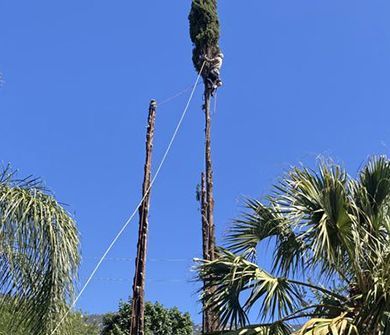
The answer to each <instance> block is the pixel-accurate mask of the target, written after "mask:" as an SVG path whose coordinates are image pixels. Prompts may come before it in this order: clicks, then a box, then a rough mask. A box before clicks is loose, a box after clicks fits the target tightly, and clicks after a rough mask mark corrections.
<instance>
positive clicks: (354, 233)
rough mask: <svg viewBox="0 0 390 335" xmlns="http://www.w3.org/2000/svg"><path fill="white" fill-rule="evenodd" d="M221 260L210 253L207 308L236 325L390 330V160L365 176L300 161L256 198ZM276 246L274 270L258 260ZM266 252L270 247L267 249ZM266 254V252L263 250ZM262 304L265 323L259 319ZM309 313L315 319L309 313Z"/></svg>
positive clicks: (365, 332)
mask: <svg viewBox="0 0 390 335" xmlns="http://www.w3.org/2000/svg"><path fill="white" fill-rule="evenodd" d="M246 207H247V211H246V212H245V213H244V214H243V216H242V217H241V218H239V219H238V220H236V221H235V222H234V223H233V225H232V228H231V229H230V232H229V234H228V237H227V241H226V246H225V248H221V249H220V251H219V256H218V259H217V260H215V261H205V260H204V261H200V264H199V267H198V273H199V279H200V280H202V281H204V282H205V286H206V288H207V287H209V286H216V287H217V288H216V291H215V292H214V293H213V294H212V295H210V294H208V293H207V292H208V290H207V289H205V290H203V292H204V293H203V296H202V299H203V300H204V302H205V303H206V308H207V309H211V310H213V311H215V312H216V313H218V314H219V316H220V320H221V323H222V326H223V327H227V328H230V329H231V332H227V333H229V334H238V333H239V334H247V335H248V334H262V335H265V334H268V335H271V334H290V333H291V332H292V331H293V329H292V325H294V324H295V325H296V324H298V325H299V324H301V325H302V324H304V326H303V327H300V330H298V331H297V332H296V333H294V334H297V335H314V334H318V335H344V334H348V335H357V334H360V335H388V334H390V161H389V160H388V159H387V158H386V157H376V158H372V159H371V160H370V161H369V162H368V164H367V165H366V166H364V167H363V168H362V170H361V171H360V173H359V175H358V177H357V178H356V179H354V178H352V177H350V176H349V175H348V174H347V173H346V171H345V170H344V169H343V168H342V167H340V166H339V165H336V164H333V163H321V164H320V168H319V171H318V172H316V171H313V170H310V169H306V168H293V169H292V170H291V171H290V172H289V173H288V174H286V175H285V176H284V177H283V178H282V179H281V181H280V183H279V184H277V185H275V188H274V192H273V193H272V195H270V196H269V197H267V198H266V201H265V202H260V201H257V200H248V201H247V204H246ZM264 244H266V245H269V246H273V249H274V251H273V254H271V253H270V254H269V256H270V257H272V260H273V266H272V269H271V271H266V270H265V269H264V268H262V267H261V266H259V265H258V264H257V262H256V261H257V253H258V250H259V247H260V248H262V246H263V245H264ZM262 250H263V251H262V252H264V249H262ZM262 257H264V255H262ZM254 309H255V310H257V311H258V315H259V316H260V319H261V321H262V322H261V323H259V324H256V325H253V324H252V325H250V324H249V317H248V314H249V313H250V312H251V311H253V310H254ZM307 320H309V321H307Z"/></svg>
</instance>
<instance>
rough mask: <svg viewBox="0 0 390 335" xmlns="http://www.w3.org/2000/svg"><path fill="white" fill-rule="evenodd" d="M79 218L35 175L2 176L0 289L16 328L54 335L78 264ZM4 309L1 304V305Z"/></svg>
mask: <svg viewBox="0 0 390 335" xmlns="http://www.w3.org/2000/svg"><path fill="white" fill-rule="evenodd" d="M79 261H80V259H79V238H78V233H77V229H76V226H75V223H74V221H73V219H72V218H71V216H70V215H69V214H68V213H67V212H66V211H65V210H64V209H63V207H62V206H61V205H59V204H58V202H57V201H56V200H55V199H54V197H53V196H52V195H50V194H48V193H47V192H45V191H44V189H43V188H42V187H41V186H40V185H39V183H38V182H37V180H33V179H31V178H29V179H25V180H17V179H15V174H14V172H12V171H11V170H10V169H9V168H7V169H5V170H4V172H3V173H2V174H1V178H0V293H1V296H2V299H3V304H2V306H4V305H6V304H7V305H11V306H13V308H14V315H15V318H14V319H13V321H14V324H13V325H10V327H11V326H12V327H15V326H17V325H18V324H22V325H23V326H25V327H28V328H29V329H31V331H30V334H37V335H38V334H39V335H42V334H50V333H51V331H52V330H53V328H54V326H55V325H56V322H57V321H58V318H59V317H60V315H61V314H62V313H63V312H64V311H65V310H66V302H67V300H68V299H70V298H71V296H72V294H73V285H74V280H75V278H76V274H77V268H78V265H79ZM0 308H1V305H0Z"/></svg>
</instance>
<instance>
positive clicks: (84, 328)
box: [0, 306, 99, 335]
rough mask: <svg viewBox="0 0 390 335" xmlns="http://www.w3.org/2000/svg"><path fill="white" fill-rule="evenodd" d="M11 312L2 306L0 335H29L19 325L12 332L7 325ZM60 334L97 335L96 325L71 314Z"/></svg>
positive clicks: (76, 314) (11, 317)
mask: <svg viewBox="0 0 390 335" xmlns="http://www.w3.org/2000/svg"><path fill="white" fill-rule="evenodd" d="M12 319H13V312H12V309H11V308H10V306H3V309H2V313H1V314H0V335H10V334H12V335H30V334H31V333H30V331H29V330H28V328H27V327H26V326H23V325H19V326H18V327H14V328H13V329H12V331H11V330H10V328H9V325H10V324H11V323H12V322H11V321H12ZM60 334H69V335H99V328H98V327H97V325H94V324H89V323H87V322H86V321H85V317H84V316H83V314H81V313H80V312H75V313H71V314H70V315H69V320H68V322H67V325H66V329H63V330H62V332H61V333H60Z"/></svg>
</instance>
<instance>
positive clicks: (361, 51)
mask: <svg viewBox="0 0 390 335" xmlns="http://www.w3.org/2000/svg"><path fill="white" fill-rule="evenodd" d="M219 2H220V17H221V23H222V40H221V46H222V48H223V51H224V53H225V58H226V60H225V64H224V68H223V79H224V87H223V89H221V90H220V91H219V95H218V108H217V112H216V113H215V114H214V115H213V119H214V121H213V150H214V151H213V155H214V163H215V197H216V223H217V232H218V239H219V241H221V240H222V237H223V234H224V232H225V231H226V228H227V227H228V226H229V223H230V222H231V220H232V219H233V218H234V217H236V216H237V215H238V214H239V213H240V211H241V209H242V208H241V204H242V202H241V201H242V198H243V197H244V196H253V197H257V198H261V197H262V196H264V195H265V194H266V193H267V192H268V191H269V190H270V188H271V186H272V184H273V183H274V182H275V181H276V180H277V178H278V176H280V175H281V174H282V173H283V172H284V171H285V170H286V169H287V168H288V167H289V166H290V165H294V164H299V163H301V162H302V163H304V164H308V165H310V166H314V165H315V162H316V158H317V157H318V156H319V155H324V156H330V157H332V158H333V159H334V160H335V161H337V162H339V163H341V164H343V165H344V166H346V167H347V168H348V169H349V171H350V173H351V174H353V175H354V174H356V171H357V170H358V168H359V166H360V165H361V164H362V163H363V162H364V161H365V160H366V159H367V157H368V156H369V155H371V154H383V153H384V154H386V153H388V151H389V149H388V146H389V145H390V130H389V129H390V128H389V123H390V113H389V109H390V94H389V92H390V79H389V78H390V20H389V19H388V17H389V11H390V3H389V2H388V1H385V0H372V1H363V0H343V1H339V0H327V1H324V0H321V1H320V0H296V1H290V0H279V1H269V0H262V1H259V0H242V1H232V0H224V1H223V0H221V1H219ZM189 6H190V1H184V0H166V1H161V0H144V1H124V0H115V1H102V0H95V1H90V0H83V1H76V0H67V1H49V0H35V1H26V0H24V1H22V0H16V1H10V0H8V1H7V0H1V1H0V31H1V34H0V72H2V73H3V75H4V78H5V81H6V83H5V85H4V86H3V88H1V89H0V115H1V132H0V140H1V143H2V145H1V146H0V160H1V161H2V162H4V163H7V162H11V163H12V165H13V166H14V167H15V168H17V169H19V170H20V175H21V176H25V175H29V174H33V175H35V176H41V177H42V178H43V179H44V180H45V182H46V185H47V186H48V187H49V188H50V189H51V190H53V191H54V192H55V194H56V196H57V198H58V199H59V200H60V201H61V202H64V203H66V204H68V207H67V208H68V210H69V211H70V212H72V213H73V214H74V215H75V217H76V219H77V222H78V226H79V228H80V231H81V236H82V253H83V257H84V261H83V264H82V267H81V273H80V283H81V284H82V283H84V281H85V279H86V276H87V275H88V274H89V272H90V271H91V270H92V268H93V266H94V265H95V263H96V262H97V260H96V258H97V257H99V256H100V255H101V254H102V253H103V252H104V250H105V248H106V246H107V245H108V244H109V242H110V241H111V239H112V238H113V237H114V235H115V234H116V232H117V231H118V230H119V229H120V227H121V225H122V224H123V222H124V221H125V220H126V219H127V217H128V216H129V214H130V212H132V211H133V209H134V206H135V205H136V203H137V202H138V201H139V197H140V190H141V181H142V169H143V161H144V140H145V124H146V116H147V115H146V112H147V107H148V103H149V100H150V98H156V99H158V100H160V101H161V100H164V99H165V98H167V97H169V96H171V95H173V94H175V93H176V92H178V91H180V90H182V89H183V88H186V87H188V85H191V83H193V81H194V80H195V73H194V70H193V66H192V63H191V43H190V41H189V37H188V26H187V16H188V10H189ZM186 98H187V96H186V95H183V96H180V97H179V98H177V99H175V100H174V101H171V102H170V103H168V104H165V105H163V106H161V108H159V110H158V115H157V125H156V126H157V129H156V138H155V153H154V166H157V163H158V162H159V161H160V159H161V157H162V155H163V152H164V150H165V147H166V145H167V143H168V141H169V138H170V136H171V134H172V132H173V130H174V128H175V126H176V122H177V120H178V118H179V117H180V114H181V112H182V110H183V107H184V105H185V102H186ZM201 103H202V100H201V89H200V88H199V89H198V91H197V93H196V97H195V99H194V101H193V103H192V105H191V108H190V110H189V114H188V115H187V117H186V119H185V123H184V124H183V128H182V129H181V131H180V133H179V135H178V138H177V142H176V143H175V145H174V147H173V149H172V151H171V154H170V156H169V157H168V160H167V162H166V165H165V166H164V168H163V170H162V171H161V174H160V178H159V179H158V181H157V182H156V184H155V188H154V189H153V192H152V193H153V194H152V210H151V218H150V221H151V228H150V241H149V258H150V261H149V263H148V269H147V277H148V284H147V299H149V300H152V301H156V300H158V301H160V302H162V303H163V304H165V305H167V306H174V305H175V306H178V307H179V308H180V309H181V310H183V311H189V312H191V314H192V316H193V318H194V319H195V320H196V321H199V320H200V317H199V314H198V313H199V310H200V305H199V303H197V302H196V300H197V295H196V289H197V285H196V284H194V283H192V282H191V279H192V278H193V273H191V272H190V267H191V265H192V262H191V259H192V258H193V257H197V256H200V253H201V240H200V238H201V230H200V217H199V211H198V205H197V203H196V201H195V188H196V184H197V183H198V180H199V175H200V172H201V170H202V166H203V165H202V164H203V161H202V159H203V114H202V112H201ZM136 236H137V219H136V220H134V221H133V222H132V224H131V225H130V226H129V228H128V229H127V230H126V232H125V234H124V235H123V237H122V238H121V239H120V241H119V242H118V243H117V245H116V246H115V248H114V249H113V250H112V252H111V253H110V255H109V258H110V259H109V260H107V261H106V262H104V263H103V267H102V268H101V270H100V271H99V272H98V274H97V276H96V278H95V280H94V281H93V282H92V283H91V285H90V286H89V288H88V289H87V291H86V292H85V294H84V295H83V296H82V298H81V299H80V302H79V304H78V307H79V308H82V309H83V310H86V311H88V312H91V313H97V312H99V313H101V312H107V311H112V310H115V308H116V307H117V304H118V301H119V300H120V299H126V298H127V297H128V296H129V295H130V292H131V279H132V276H133V267H134V264H133V263H134V262H133V261H128V260H120V259H123V258H125V259H127V258H134V256H135V251H136ZM264 253H265V254H264V257H262V262H263V264H264V265H267V264H268V262H269V258H270V257H271V255H270V254H269V253H266V252H265V251H264ZM107 279H110V280H107Z"/></svg>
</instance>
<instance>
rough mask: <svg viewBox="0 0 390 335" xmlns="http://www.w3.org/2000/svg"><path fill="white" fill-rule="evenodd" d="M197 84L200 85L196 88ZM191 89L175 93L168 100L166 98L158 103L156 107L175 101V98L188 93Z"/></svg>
mask: <svg viewBox="0 0 390 335" xmlns="http://www.w3.org/2000/svg"><path fill="white" fill-rule="evenodd" d="M199 84H200V83H198V84H197V85H196V86H198V85H199ZM192 88H193V86H192V85H191V86H188V87H186V88H185V89H183V90H181V91H179V92H177V93H176V94H174V95H172V96H170V97H169V98H166V99H164V100H163V101H161V102H159V103H158V106H159V107H161V106H163V105H165V104H167V103H168V102H171V101H172V100H175V99H176V98H178V97H180V96H182V95H183V94H184V93H187V92H188V91H190V90H191V89H192Z"/></svg>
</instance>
